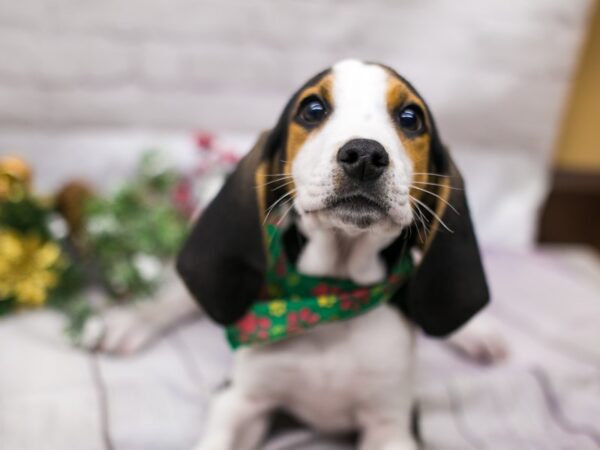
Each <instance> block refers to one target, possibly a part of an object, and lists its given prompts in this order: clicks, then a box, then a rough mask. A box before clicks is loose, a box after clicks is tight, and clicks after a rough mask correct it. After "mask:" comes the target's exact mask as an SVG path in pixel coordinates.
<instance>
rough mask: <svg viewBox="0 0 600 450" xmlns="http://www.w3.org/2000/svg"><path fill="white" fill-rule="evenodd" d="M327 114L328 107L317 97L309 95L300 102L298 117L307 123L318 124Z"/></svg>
mask: <svg viewBox="0 0 600 450" xmlns="http://www.w3.org/2000/svg"><path fill="white" fill-rule="evenodd" d="M326 115H327V107H326V106H325V104H324V103H323V102H322V101H321V100H320V99H319V98H317V97H308V98H307V99H306V100H304V101H303V102H302V103H301V104H300V109H299V112H298V118H299V119H300V120H301V121H302V122H304V123H305V124H307V125H316V124H318V123H319V122H321V121H322V120H323V119H324V118H325V116H326Z"/></svg>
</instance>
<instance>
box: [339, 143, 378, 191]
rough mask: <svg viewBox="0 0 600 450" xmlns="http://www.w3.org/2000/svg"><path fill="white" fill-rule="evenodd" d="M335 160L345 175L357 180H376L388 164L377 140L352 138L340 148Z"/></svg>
mask: <svg viewBox="0 0 600 450" xmlns="http://www.w3.org/2000/svg"><path fill="white" fill-rule="evenodd" d="M337 162H338V164H339V165H340V166H341V167H342V169H343V170H344V172H345V173H346V175H348V177H350V178H351V179H353V180H355V181H359V182H368V181H374V180H377V179H378V178H379V177H380V176H381V175H382V174H383V172H384V171H385V168H386V167H387V166H388V165H389V164H390V158H389V156H388V154H387V152H386V151H385V149H384V148H383V145H381V144H380V143H379V142H377V141H374V140H372V139H352V140H351V141H348V142H346V144H344V145H343V146H342V148H340V150H339V151H338V154H337Z"/></svg>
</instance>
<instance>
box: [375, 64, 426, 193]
mask: <svg viewBox="0 0 600 450" xmlns="http://www.w3.org/2000/svg"><path fill="white" fill-rule="evenodd" d="M386 101H387V107H388V111H389V113H390V116H391V117H392V116H393V115H394V113H395V112H396V111H397V110H398V108H401V107H402V106H404V105H409V104H415V105H418V106H420V107H421V109H422V110H423V111H426V108H425V105H424V104H423V102H422V101H421V100H420V99H419V98H418V97H417V96H416V95H415V93H414V92H413V91H412V90H411V89H410V88H409V87H408V86H407V85H406V84H405V83H404V82H402V81H401V80H399V79H398V78H396V77H395V76H393V75H391V74H390V76H389V79H388V88H387V95H386ZM424 119H425V121H426V122H427V125H429V123H428V118H427V117H425V118H424ZM398 136H399V137H400V141H401V142H402V145H403V146H404V148H405V150H406V152H407V153H408V156H409V158H410V159H411V161H412V163H413V172H414V175H413V179H414V181H415V182H427V180H428V179H429V176H428V175H426V173H427V172H428V168H429V146H430V142H431V136H430V135H429V133H427V132H426V133H424V134H422V135H420V136H416V137H412V138H411V137H407V136H406V135H405V134H404V133H403V132H402V131H401V130H400V129H398ZM417 186H419V187H423V188H425V187H426V185H417ZM410 195H412V196H413V197H415V198H417V199H419V198H421V197H422V196H423V191H420V190H419V189H415V188H413V187H411V189H410Z"/></svg>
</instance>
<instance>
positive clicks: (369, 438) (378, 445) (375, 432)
mask: <svg viewBox="0 0 600 450" xmlns="http://www.w3.org/2000/svg"><path fill="white" fill-rule="evenodd" d="M359 448H360V450H417V444H416V442H415V440H414V438H413V437H412V436H411V434H410V428H409V427H408V426H407V423H406V422H405V421H400V422H398V421H387V420H381V421H378V422H373V423H372V424H370V425H369V426H368V427H367V428H366V429H365V430H364V431H363V436H362V439H361V443H360V447H359Z"/></svg>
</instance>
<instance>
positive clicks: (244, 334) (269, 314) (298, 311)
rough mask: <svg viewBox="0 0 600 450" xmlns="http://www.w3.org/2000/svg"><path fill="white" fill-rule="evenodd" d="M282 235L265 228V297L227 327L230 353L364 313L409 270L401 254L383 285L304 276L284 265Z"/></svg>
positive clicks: (385, 296)
mask: <svg viewBox="0 0 600 450" xmlns="http://www.w3.org/2000/svg"><path fill="white" fill-rule="evenodd" d="M282 234H283V233H282V231H281V230H280V229H279V228H278V227H277V226H276V225H275V224H274V223H268V224H266V226H265V235H266V239H267V243H268V245H267V247H268V248H267V250H268V251H267V255H268V256H267V259H268V262H267V274H266V289H265V290H266V293H265V294H264V296H263V298H261V299H259V300H257V301H256V302H255V303H254V304H253V306H252V307H251V308H250V310H249V311H248V313H247V314H246V315H245V316H244V317H243V318H242V319H241V320H240V321H238V322H237V323H236V324H234V325H231V326H229V327H227V330H226V333H227V339H228V340H229V344H230V345H231V347H232V348H233V349H237V348H239V347H243V346H248V345H254V344H264V343H269V342H276V341H280V340H282V339H286V338H289V337H291V336H295V335H298V334H300V333H302V332H303V331H306V330H308V329H310V328H313V327H315V326H317V325H319V324H324V323H329V322H334V321H338V320H347V319H351V318H353V317H356V316H358V315H360V314H364V313H366V312H367V311H369V310H371V309H373V308H374V307H376V306H377V305H379V304H382V303H385V302H387V301H388V300H389V299H390V298H391V297H392V296H393V295H394V293H395V292H396V291H397V290H398V288H399V287H400V286H401V285H402V283H403V282H404V280H406V279H407V277H408V276H409V275H410V273H411V272H412V269H413V264H412V259H411V258H410V255H409V254H408V252H406V254H405V255H403V257H402V258H400V260H399V261H398V263H397V264H396V265H395V267H394V268H393V270H392V271H391V273H390V274H389V275H388V277H387V278H386V280H385V281H382V282H381V283H377V284H373V285H371V286H359V285H357V284H355V283H353V282H352V281H350V280H340V279H335V278H323V277H313V276H308V275H303V274H300V273H298V271H297V270H296V268H295V267H294V266H293V264H291V263H290V262H289V261H288V259H287V257H286V255H285V252H284V251H283V242H282Z"/></svg>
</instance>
